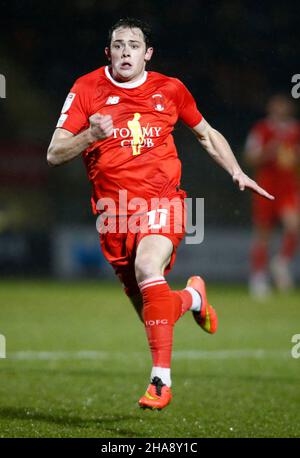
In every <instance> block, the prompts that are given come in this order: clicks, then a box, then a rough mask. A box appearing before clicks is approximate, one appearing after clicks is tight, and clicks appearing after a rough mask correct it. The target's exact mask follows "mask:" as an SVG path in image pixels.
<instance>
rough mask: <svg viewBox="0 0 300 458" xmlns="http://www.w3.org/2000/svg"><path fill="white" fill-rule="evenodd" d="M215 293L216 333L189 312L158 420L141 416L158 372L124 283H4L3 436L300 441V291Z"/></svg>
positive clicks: (0, 292)
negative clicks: (298, 341) (297, 347)
mask: <svg viewBox="0 0 300 458" xmlns="http://www.w3.org/2000/svg"><path fill="white" fill-rule="evenodd" d="M179 286H180V285H179ZM181 286H182V285H181ZM208 294H209V298H210V302H211V303H212V304H213V305H215V307H216V309H217V311H218V314H219V331H218V332H217V334H216V335H214V336H210V335H208V334H205V333H204V332H203V331H202V330H201V329H200V328H199V327H197V325H196V324H195V322H194V320H193V318H192V316H191V314H190V313H187V314H186V315H185V316H184V317H183V318H182V319H181V320H180V321H179V322H178V323H177V324H176V326H175V339H174V358H173V367H172V369H173V371H172V380H173V396H174V397H173V401H172V403H171V404H170V406H168V407H167V408H166V409H165V410H163V411H161V412H152V411H142V410H140V409H139V408H138V406H137V401H138V399H139V397H140V396H141V395H142V394H143V393H144V391H145V389H146V386H147V384H148V377H149V373H150V368H151V359H150V355H149V351H148V347H147V344H146V337H145V333H144V329H143V326H142V324H141V323H140V322H139V321H138V318H137V316H136V314H135V312H134V310H133V309H132V306H131V305H130V304H129V302H128V300H127V298H126V297H125V295H124V294H123V292H122V290H121V287H120V286H119V285H118V284H117V283H115V284H108V283H100V282H99V283H96V282H79V283H63V282H62V283H57V282H51V281H49V282H48V281H36V282H34V281H27V282H17V281H6V282H5V281H2V282H1V283H0V302H1V307H0V334H2V335H4V336H5V338H6V347H7V358H6V359H0V378H1V383H0V437H99V438H101V437H104V438H113V437H119V438H126V437H133V438H139V437H142V438H143V437H146V438H147V437H149V438H164V437H180V438H189V437H193V438H200V437H299V436H300V391H299V386H300V358H299V359H294V358H292V356H291V349H292V347H293V345H294V344H293V343H292V342H291V339H292V336H293V335H294V334H300V292H299V291H296V292H293V293H289V294H287V295H280V294H274V295H273V296H272V297H271V298H270V299H268V300H267V301H265V302H255V301H253V300H252V299H251V298H250V297H249V296H248V294H247V291H246V288H244V287H239V286H230V285H228V286H214V285H208Z"/></svg>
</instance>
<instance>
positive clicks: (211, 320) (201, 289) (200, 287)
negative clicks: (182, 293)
mask: <svg viewBox="0 0 300 458" xmlns="http://www.w3.org/2000/svg"><path fill="white" fill-rule="evenodd" d="M186 286H190V287H191V288H193V289H195V290H196V291H197V292H198V293H199V294H200V297H201V301H202V302H201V309H200V312H193V315H194V318H195V320H196V322H197V323H198V324H199V326H201V328H202V329H203V330H204V331H206V332H208V333H209V334H214V333H215V332H216V331H217V327H218V317H217V313H216V311H215V309H214V308H213V307H212V306H211V305H209V303H208V301H207V297H206V288H205V282H204V280H203V278H201V277H200V276H193V277H190V278H189V279H188V282H187V285H186Z"/></svg>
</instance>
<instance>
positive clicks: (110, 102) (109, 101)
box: [106, 95, 120, 105]
mask: <svg viewBox="0 0 300 458" xmlns="http://www.w3.org/2000/svg"><path fill="white" fill-rule="evenodd" d="M119 101H120V97H118V96H117V95H110V96H109V97H108V99H107V100H106V105H117V103H119Z"/></svg>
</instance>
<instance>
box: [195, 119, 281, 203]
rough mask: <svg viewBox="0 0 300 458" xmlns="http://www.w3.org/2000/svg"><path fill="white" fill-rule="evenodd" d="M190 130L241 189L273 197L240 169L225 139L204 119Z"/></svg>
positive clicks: (271, 198) (269, 197)
mask: <svg viewBox="0 0 300 458" xmlns="http://www.w3.org/2000/svg"><path fill="white" fill-rule="evenodd" d="M192 130H193V132H194V134H195V135H196V137H197V139H198V141H199V142H200V144H201V145H202V146H203V148H204V149H205V150H206V151H207V152H208V154H209V155H210V156H211V157H212V158H213V159H214V160H215V161H216V162H217V163H218V164H219V165H221V167H223V168H224V169H225V170H226V171H227V172H228V173H229V174H230V175H231V176H232V179H233V181H234V183H236V184H237V185H238V186H239V188H240V190H241V191H244V189H245V188H249V189H252V190H253V191H255V192H257V193H258V194H260V195H262V196H264V197H266V198H267V199H270V200H273V199H274V197H273V196H271V195H270V194H269V193H268V192H267V191H265V190H264V189H263V188H261V187H260V186H258V184H257V183H256V182H255V181H254V180H252V179H251V178H249V177H248V176H247V175H246V174H245V173H244V172H243V171H242V169H241V167H240V166H239V164H238V162H237V160H236V158H235V156H234V154H233V152H232V150H231V148H230V146H229V144H228V142H227V140H226V139H225V138H224V137H223V135H222V134H221V133H220V132H218V131H217V130H216V129H214V128H213V127H211V126H210V125H209V124H208V122H207V121H206V120H205V119H202V121H201V122H200V123H199V124H198V125H197V126H195V127H194V128H193V129H192Z"/></svg>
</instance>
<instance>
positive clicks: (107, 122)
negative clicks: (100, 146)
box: [89, 113, 114, 141]
mask: <svg viewBox="0 0 300 458" xmlns="http://www.w3.org/2000/svg"><path fill="white" fill-rule="evenodd" d="M89 121H90V127H89V131H90V134H91V137H92V138H93V140H95V141H97V140H103V139H104V138H108V137H110V136H111V135H112V134H113V131H114V126H113V121H112V117H111V116H110V115H101V114H99V113H95V114H93V115H92V116H90V118H89Z"/></svg>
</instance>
